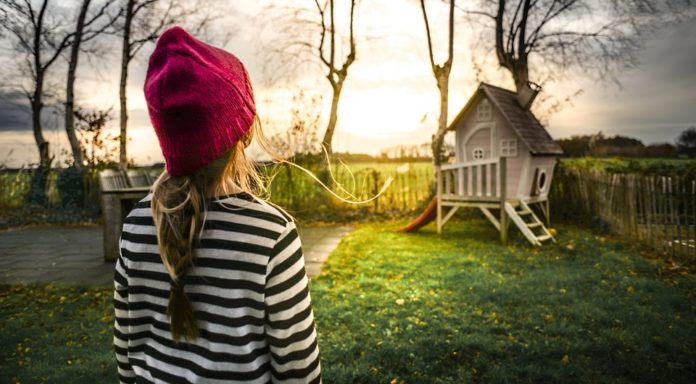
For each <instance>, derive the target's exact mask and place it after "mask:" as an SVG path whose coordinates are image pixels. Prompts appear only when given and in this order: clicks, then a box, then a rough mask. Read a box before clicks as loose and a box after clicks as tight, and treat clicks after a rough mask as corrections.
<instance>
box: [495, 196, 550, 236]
mask: <svg viewBox="0 0 696 384" xmlns="http://www.w3.org/2000/svg"><path fill="white" fill-rule="evenodd" d="M505 212H506V213H507V214H508V216H509V217H510V220H511V221H512V222H513V223H515V225H516V226H517V228H519V229H520V231H521V232H522V234H523V235H524V237H526V238H527V240H529V242H530V243H532V245H539V246H540V245H542V243H544V242H546V241H549V240H551V241H553V242H554V243H555V242H556V239H554V238H553V236H552V235H551V233H549V230H548V229H547V228H546V226H544V223H542V222H541V220H539V218H538V217H537V215H536V214H534V211H532V210H531V208H529V206H528V205H527V203H525V202H524V201H521V200H520V202H519V205H518V206H517V208H515V207H514V206H513V205H512V204H510V203H509V202H506V203H505Z"/></svg>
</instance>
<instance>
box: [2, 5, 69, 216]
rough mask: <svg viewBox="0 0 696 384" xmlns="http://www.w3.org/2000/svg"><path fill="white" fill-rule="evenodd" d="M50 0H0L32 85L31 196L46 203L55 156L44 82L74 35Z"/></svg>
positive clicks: (27, 92)
mask: <svg viewBox="0 0 696 384" xmlns="http://www.w3.org/2000/svg"><path fill="white" fill-rule="evenodd" d="M49 3H50V1H49V0H43V1H41V2H40V4H39V5H38V6H34V4H32V2H30V1H17V0H0V7H1V8H0V11H1V12H2V13H3V18H2V28H3V30H5V31H7V32H8V33H9V34H10V35H12V36H13V37H14V39H15V45H14V48H15V50H16V51H17V52H18V53H19V54H21V55H23V56H24V61H25V64H26V68H28V72H29V77H30V78H31V89H24V93H25V95H26V97H27V99H28V100H29V104H30V107H31V120H32V130H33V132H34V140H35V142H36V146H37V148H38V150H39V165H38V168H37V170H36V172H35V173H34V176H33V177H32V182H31V186H30V190H29V194H28V199H29V201H30V202H32V203H37V204H41V205H45V204H46V202H47V200H46V187H47V180H48V171H49V169H50V167H51V162H52V160H53V158H52V156H51V155H50V152H49V143H48V141H46V138H45V137H44V135H43V128H42V120H41V111H42V110H43V107H44V102H43V100H44V95H45V90H44V85H45V84H44V83H45V80H46V75H47V72H48V70H49V68H50V67H51V66H52V65H53V64H54V63H55V62H56V60H58V58H59V57H60V56H61V54H62V53H63V52H64V51H65V49H67V48H68V47H69V46H70V45H71V44H72V41H73V39H74V32H72V31H69V30H67V29H66V28H65V27H64V25H65V20H64V19H63V17H62V16H60V15H58V16H57V15H56V14H57V12H49Z"/></svg>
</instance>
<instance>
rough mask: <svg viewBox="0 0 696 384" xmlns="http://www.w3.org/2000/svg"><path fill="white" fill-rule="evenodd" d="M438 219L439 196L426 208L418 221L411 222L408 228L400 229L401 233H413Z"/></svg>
mask: <svg viewBox="0 0 696 384" xmlns="http://www.w3.org/2000/svg"><path fill="white" fill-rule="evenodd" d="M436 217H437V196H436V197H433V200H432V201H431V202H430V204H428V206H427V207H426V208H425V211H424V212H423V213H422V214H421V215H420V216H418V218H417V219H415V220H413V221H412V222H410V223H409V224H408V225H407V226H405V227H402V228H399V232H412V231H416V230H418V229H419V228H420V227H422V226H424V225H426V224H428V223H430V222H431V221H433V220H435V218H436Z"/></svg>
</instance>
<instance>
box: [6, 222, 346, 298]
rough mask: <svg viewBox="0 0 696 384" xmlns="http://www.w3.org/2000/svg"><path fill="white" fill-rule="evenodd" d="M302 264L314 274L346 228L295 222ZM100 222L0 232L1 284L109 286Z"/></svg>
mask: <svg viewBox="0 0 696 384" xmlns="http://www.w3.org/2000/svg"><path fill="white" fill-rule="evenodd" d="M298 231H299V233H300V238H301V239H302V248H303V250H304V256H305V265H306V269H307V275H308V276H309V277H313V276H316V275H317V274H319V272H320V271H321V267H322V265H323V263H324V261H326V258H327V257H328V256H329V254H330V253H331V251H333V250H334V248H336V246H337V245H338V243H340V242H341V239H342V238H343V237H344V236H345V235H347V234H348V233H350V231H352V228H351V227H349V226H300V228H299V230H298ZM102 246H103V245H102V227H101V226H79V227H66V226H39V227H29V228H21V229H14V230H7V231H3V232H0V284H16V283H24V284H27V283H36V282H45V283H47V282H55V283H69V284H97V285H108V284H112V281H113V280H112V279H113V271H114V263H113V262H105V261H104V259H103V254H102Z"/></svg>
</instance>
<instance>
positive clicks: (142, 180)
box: [99, 169, 156, 192]
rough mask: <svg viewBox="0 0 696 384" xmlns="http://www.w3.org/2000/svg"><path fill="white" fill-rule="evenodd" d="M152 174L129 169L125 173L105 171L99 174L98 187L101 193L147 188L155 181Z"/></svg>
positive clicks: (112, 170)
mask: <svg viewBox="0 0 696 384" xmlns="http://www.w3.org/2000/svg"><path fill="white" fill-rule="evenodd" d="M153 176H154V173H153V172H150V173H147V172H145V171H142V170H137V169H129V170H128V171H126V172H123V171H120V170H114V169H105V170H103V171H101V172H100V173H99V187H100V188H101V190H102V192H112V191H119V190H124V189H128V188H136V187H149V186H151V185H152V183H153V182H154V181H155V179H156V177H153Z"/></svg>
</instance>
